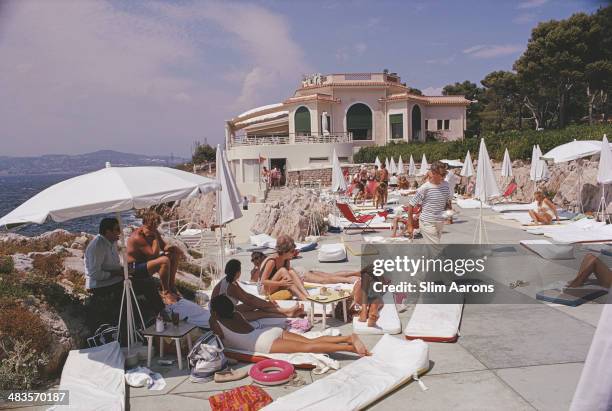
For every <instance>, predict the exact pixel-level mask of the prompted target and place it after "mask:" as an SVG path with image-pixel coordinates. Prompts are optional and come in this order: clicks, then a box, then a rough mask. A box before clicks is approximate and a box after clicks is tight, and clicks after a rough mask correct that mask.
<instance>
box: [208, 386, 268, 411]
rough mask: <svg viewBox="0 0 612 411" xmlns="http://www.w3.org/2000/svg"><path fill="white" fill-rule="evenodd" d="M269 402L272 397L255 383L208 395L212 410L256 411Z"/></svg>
mask: <svg viewBox="0 0 612 411" xmlns="http://www.w3.org/2000/svg"><path fill="white" fill-rule="evenodd" d="M271 402H272V397H270V395H269V394H268V393H267V392H265V391H264V390H263V389H262V388H261V387H258V386H256V385H243V386H241V387H236V388H234V389H232V390H229V391H226V392H222V393H221V394H216V395H212V396H210V397H208V403H209V404H210V408H211V409H212V410H213V411H228V410H240V411H258V410H260V409H262V408H263V407H265V406H266V405H268V404H270V403H271Z"/></svg>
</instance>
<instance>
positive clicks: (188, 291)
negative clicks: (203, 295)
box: [176, 280, 199, 301]
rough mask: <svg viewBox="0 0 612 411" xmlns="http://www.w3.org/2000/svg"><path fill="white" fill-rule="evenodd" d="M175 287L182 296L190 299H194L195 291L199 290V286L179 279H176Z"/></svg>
mask: <svg viewBox="0 0 612 411" xmlns="http://www.w3.org/2000/svg"><path fill="white" fill-rule="evenodd" d="M176 289H177V290H178V291H179V292H180V293H181V294H182V295H183V297H185V298H186V299H188V300H192V301H193V300H194V299H195V293H196V291H198V290H199V288H198V287H196V286H195V285H193V284H191V283H188V282H185V281H180V280H176Z"/></svg>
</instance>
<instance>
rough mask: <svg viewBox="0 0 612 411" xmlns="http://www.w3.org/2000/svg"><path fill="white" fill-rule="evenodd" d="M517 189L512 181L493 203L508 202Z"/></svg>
mask: <svg viewBox="0 0 612 411" xmlns="http://www.w3.org/2000/svg"><path fill="white" fill-rule="evenodd" d="M517 188H518V185H517V184H516V183H515V182H514V181H512V182H511V183H510V184H508V186H507V187H506V190H505V191H504V192H503V194H502V195H501V197H496V198H495V199H494V200H495V201H494V202H495V203H501V202H506V201H509V200H510V198H511V197H512V195H513V194H514V193H515V192H516V189H517ZM492 203H493V202H492Z"/></svg>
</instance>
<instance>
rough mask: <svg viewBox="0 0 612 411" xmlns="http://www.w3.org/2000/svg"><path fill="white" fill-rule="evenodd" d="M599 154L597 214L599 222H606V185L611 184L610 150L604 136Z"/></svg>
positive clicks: (611, 152)
mask: <svg viewBox="0 0 612 411" xmlns="http://www.w3.org/2000/svg"><path fill="white" fill-rule="evenodd" d="M601 147H602V149H601V154H600V156H599V168H598V169H597V182H598V183H599V184H601V201H600V204H599V210H598V213H599V215H600V216H601V217H602V218H601V221H606V208H607V204H606V184H610V183H612V149H610V144H609V143H608V138H607V137H606V135H605V134H604V136H603V139H602V141H601Z"/></svg>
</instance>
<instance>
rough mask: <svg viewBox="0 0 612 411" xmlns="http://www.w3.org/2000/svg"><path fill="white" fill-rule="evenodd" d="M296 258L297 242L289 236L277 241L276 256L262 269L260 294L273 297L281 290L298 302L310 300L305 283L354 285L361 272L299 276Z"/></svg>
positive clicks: (316, 272) (262, 264)
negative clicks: (294, 265)
mask: <svg viewBox="0 0 612 411" xmlns="http://www.w3.org/2000/svg"><path fill="white" fill-rule="evenodd" d="M294 256H295V242H294V241H293V239H292V238H291V237H289V236H288V235H280V236H279V237H278V238H277V239H276V255H273V256H271V257H268V258H266V259H265V260H264V261H263V262H262V263H261V267H260V270H259V271H260V272H261V278H260V280H259V284H260V287H259V292H260V294H266V295H272V294H274V293H276V292H277V291H280V290H289V291H290V292H291V294H293V295H294V296H295V297H296V298H297V299H298V300H306V299H308V291H306V288H305V287H304V281H306V282H311V283H319V284H337V283H346V284H353V283H354V282H355V281H357V279H358V278H359V275H360V274H359V271H338V272H336V273H333V274H330V273H326V272H323V271H305V272H303V273H300V274H298V273H297V271H296V270H294V269H293V268H292V267H291V263H290V261H291V259H292V258H293V257H294Z"/></svg>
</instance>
